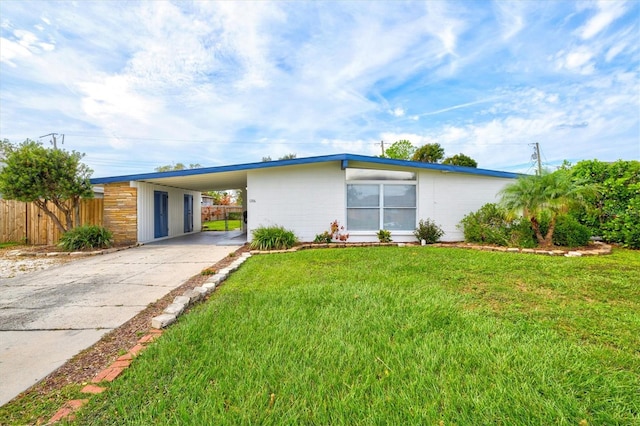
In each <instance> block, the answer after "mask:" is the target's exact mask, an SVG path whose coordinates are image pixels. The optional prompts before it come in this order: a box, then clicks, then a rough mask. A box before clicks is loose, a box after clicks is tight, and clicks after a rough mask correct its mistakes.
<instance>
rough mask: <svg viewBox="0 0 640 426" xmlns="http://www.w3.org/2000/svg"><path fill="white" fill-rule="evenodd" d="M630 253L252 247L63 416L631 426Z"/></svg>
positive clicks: (638, 402) (91, 420) (639, 333)
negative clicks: (278, 251)
mask: <svg viewBox="0 0 640 426" xmlns="http://www.w3.org/2000/svg"><path fill="white" fill-rule="evenodd" d="M638 271H640V255H639V254H638V252H634V251H626V250H616V251H615V252H614V254H613V255H610V256H602V257H591V258H575V259H573V258H561V257H544V256H534V255H522V254H505V253H487V252H476V251H467V250H455V249H443V248H423V247H405V248H394V247H380V248H357V249H356V248H354V249H345V250H331V249H328V250H314V251H302V252H297V253H293V254H286V255H264V256H255V257H253V258H252V259H250V260H249V261H248V262H246V263H245V265H244V266H243V267H242V268H241V269H240V270H239V271H237V272H236V273H235V274H234V275H233V276H232V277H231V278H230V279H229V280H228V281H227V282H226V283H225V284H224V285H223V286H222V287H221V288H220V289H218V290H217V291H216V292H215V293H214V294H213V296H212V297H211V299H210V300H209V302H207V303H206V304H203V305H201V306H200V307H198V308H197V309H195V310H194V311H193V312H191V313H190V314H189V315H187V316H185V317H182V318H181V320H180V321H179V322H178V324H177V325H175V326H173V327H171V328H170V329H169V330H168V331H167V332H165V334H164V335H163V337H162V339H160V340H159V341H158V342H157V343H156V344H154V345H152V346H151V347H150V348H149V349H148V350H147V351H146V352H144V353H143V354H142V355H141V356H140V358H139V359H137V360H136V362H135V363H134V364H133V366H132V368H131V369H130V370H128V371H127V372H126V373H125V375H124V376H123V377H122V378H119V379H118V380H116V381H115V382H113V383H112V384H111V385H110V386H109V389H108V391H107V392H105V393H104V394H102V395H98V396H95V397H93V399H92V401H91V402H90V403H89V405H87V406H86V408H85V409H83V410H82V411H81V412H80V413H79V416H78V418H77V423H78V424H96V423H99V424H152V423H160V424H238V423H242V424H347V423H349V424H438V423H439V422H441V421H442V422H443V423H442V424H509V425H514V424H570V425H577V424H579V423H580V422H581V421H586V423H584V422H583V423H582V424H632V423H634V422H638V421H640V398H639V395H638V389H640V374H639V373H640V357H639V352H638V350H639V348H640V287H639V286H638V282H640V273H639V272H638Z"/></svg>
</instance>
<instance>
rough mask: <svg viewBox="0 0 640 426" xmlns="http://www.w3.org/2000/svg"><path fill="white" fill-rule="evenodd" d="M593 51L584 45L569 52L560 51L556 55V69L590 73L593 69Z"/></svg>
mask: <svg viewBox="0 0 640 426" xmlns="http://www.w3.org/2000/svg"><path fill="white" fill-rule="evenodd" d="M593 58H594V52H592V51H591V50H590V49H589V48H587V47H586V46H582V47H578V48H576V49H574V50H571V51H569V52H565V51H561V52H558V54H557V55H556V66H557V67H558V69H563V68H564V69H566V70H569V71H572V72H577V73H580V74H592V73H593V72H594V71H595V63H594V60H593Z"/></svg>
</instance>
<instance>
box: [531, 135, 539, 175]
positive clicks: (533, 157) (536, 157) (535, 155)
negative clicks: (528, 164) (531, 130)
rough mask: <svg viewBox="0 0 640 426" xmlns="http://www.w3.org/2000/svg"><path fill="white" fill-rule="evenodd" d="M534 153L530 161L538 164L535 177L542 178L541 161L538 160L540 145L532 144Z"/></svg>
mask: <svg viewBox="0 0 640 426" xmlns="http://www.w3.org/2000/svg"><path fill="white" fill-rule="evenodd" d="M530 145H533V147H534V151H533V155H531V159H532V160H536V161H537V162H538V170H537V175H538V176H542V159H541V158H540V144H539V143H538V142H535V143H532V144H530Z"/></svg>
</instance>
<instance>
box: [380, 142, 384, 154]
mask: <svg viewBox="0 0 640 426" xmlns="http://www.w3.org/2000/svg"><path fill="white" fill-rule="evenodd" d="M380 148H382V155H381V156H382V157H384V141H380Z"/></svg>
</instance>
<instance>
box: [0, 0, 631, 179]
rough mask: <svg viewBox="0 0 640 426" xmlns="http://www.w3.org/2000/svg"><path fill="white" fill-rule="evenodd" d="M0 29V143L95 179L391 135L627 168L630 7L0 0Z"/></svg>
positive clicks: (527, 164)
mask: <svg viewBox="0 0 640 426" xmlns="http://www.w3.org/2000/svg"><path fill="white" fill-rule="evenodd" d="M0 29H1V34H0V36H1V39H0V138H3V139H4V138H7V139H9V140H11V141H12V142H21V141H23V140H24V139H26V138H31V139H37V138H38V137H39V136H41V135H45V134H47V133H51V132H56V133H60V134H65V145H64V147H65V148H66V149H68V150H77V151H80V152H84V153H86V157H85V159H84V161H85V163H87V164H88V165H89V166H90V167H92V168H93V169H94V170H95V172H94V176H95V177H100V176H110V175H122V174H128V173H137V172H148V171H153V169H154V168H155V167H157V166H160V165H164V164H171V163H172V162H173V163H177V162H182V163H185V164H189V163H199V164H201V165H203V166H216V165H227V164H237V163H246V162H253V161H260V160H261V159H262V157H264V156H270V157H272V158H274V159H276V158H278V157H279V156H282V155H285V154H288V153H295V154H297V156H298V157H306V156H312V155H324V154H335V153H342V152H347V153H354V154H363V155H378V154H379V153H380V141H381V140H384V142H385V144H387V146H388V145H389V144H391V143H393V142H395V141H397V140H399V139H409V140H410V141H411V142H412V143H413V144H414V145H416V146H420V145H423V144H425V143H434V142H437V143H440V144H441V145H442V146H443V147H444V149H445V154H446V155H447V156H449V155H454V154H457V153H460V152H462V153H464V154H466V155H469V156H471V157H472V158H474V159H476V160H477V161H478V163H479V167H482V168H487V169H496V170H505V171H521V172H532V171H533V162H532V161H531V154H532V152H533V148H532V147H531V144H532V143H534V142H539V143H540V147H541V150H542V160H543V162H544V164H545V165H547V166H549V167H552V166H555V165H558V164H560V163H561V162H562V161H563V160H565V159H566V160H569V161H571V162H576V161H579V160H582V159H593V158H597V159H599V160H602V161H614V160H617V159H625V160H631V159H636V160H637V159H640V79H639V71H640V2H637V1H628V2H624V1H613V0H611V1H599V2H589V1H586V2H583V1H581V2H572V1H514V2H508V1H495V2H489V1H462V2H455V1H446V2H445V1H427V2H417V1H411V2H401V1H388V2H385V1H351V2H337V1H314V2H302V1H300V2H284V1H278V2H265V1H260V2H250V1H242V2H231V1H223V2H214V1H198V2H188V1H181V2H168V1H143V2H138V1H126V2H125V1H91V2H89V1H73V2H71V1H17V0H2V3H0ZM42 140H43V141H44V142H48V140H49V138H44V139H42Z"/></svg>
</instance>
